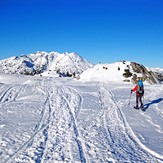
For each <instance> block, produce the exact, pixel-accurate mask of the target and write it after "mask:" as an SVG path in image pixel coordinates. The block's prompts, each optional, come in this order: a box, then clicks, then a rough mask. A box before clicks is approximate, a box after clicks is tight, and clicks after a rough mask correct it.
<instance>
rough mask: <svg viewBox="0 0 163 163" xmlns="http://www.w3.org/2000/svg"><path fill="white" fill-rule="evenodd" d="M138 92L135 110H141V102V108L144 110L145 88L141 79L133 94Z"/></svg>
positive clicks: (132, 90)
mask: <svg viewBox="0 0 163 163" xmlns="http://www.w3.org/2000/svg"><path fill="white" fill-rule="evenodd" d="M132 92H136V107H135V109H139V102H140V108H141V109H142V110H143V109H144V107H143V102H142V97H143V95H144V86H143V82H142V80H141V78H138V83H137V85H136V86H135V87H134V88H133V89H131V93H132Z"/></svg>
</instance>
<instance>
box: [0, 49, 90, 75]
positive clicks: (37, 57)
mask: <svg viewBox="0 0 163 163" xmlns="http://www.w3.org/2000/svg"><path fill="white" fill-rule="evenodd" d="M25 63H26V64H25ZM13 65H14V66H13ZM92 66H93V64H92V63H90V62H88V61H87V60H85V59H83V58H82V57H81V56H79V55H78V54H77V53H74V52H73V53H68V52H66V53H62V54H60V53H58V52H50V53H47V52H44V51H37V52H36V53H32V54H28V55H21V56H20V57H11V58H8V59H5V60H1V61H0V67H1V70H0V72H5V73H20V70H19V68H20V67H21V74H28V73H27V69H28V68H29V69H30V73H29V74H41V75H48V76H50V75H52V76H53V75H54V74H55V75H56V74H57V75H60V76H71V75H74V76H75V75H79V74H80V73H82V72H83V71H85V70H86V69H88V68H90V67H92ZM23 70H25V72H23ZM31 71H32V73H31Z"/></svg>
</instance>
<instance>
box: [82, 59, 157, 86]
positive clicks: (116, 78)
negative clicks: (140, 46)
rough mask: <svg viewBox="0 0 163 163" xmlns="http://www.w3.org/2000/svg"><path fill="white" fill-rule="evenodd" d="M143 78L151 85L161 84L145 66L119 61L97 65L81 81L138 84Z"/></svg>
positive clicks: (87, 71)
mask: <svg viewBox="0 0 163 163" xmlns="http://www.w3.org/2000/svg"><path fill="white" fill-rule="evenodd" d="M138 77H141V78H142V80H143V81H146V82H147V83H149V84H154V83H159V82H160V80H159V78H158V76H157V74H155V73H154V72H153V71H151V70H150V69H147V68H145V67H144V66H143V65H141V64H139V63H136V62H130V61H119V62H115V63H111V64H97V65H95V66H94V67H93V68H89V69H87V70H86V71H84V72H83V73H82V74H81V76H80V80H81V81H87V82H90V81H100V82H109V81H113V82H132V83H136V82H137V78H138Z"/></svg>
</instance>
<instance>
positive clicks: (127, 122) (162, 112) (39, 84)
mask: <svg viewBox="0 0 163 163" xmlns="http://www.w3.org/2000/svg"><path fill="white" fill-rule="evenodd" d="M97 68H98V66H97ZM112 75H113V76H114V75H115V74H112ZM101 77H103V76H101ZM115 79H116V76H115ZM99 81H102V78H100V76H99V79H97V81H89V82H84V79H83V81H82V82H81V81H77V80H73V79H72V78H57V77H39V76H38V77H37V76H23V75H7V74H0V162H1V163H6V162H7V163H80V162H81V163H130V162H132V163H139V162H140V163H161V162H163V85H162V84H156V85H146V84H145V96H144V107H145V112H142V111H141V110H135V109H133V106H134V105H135V94H132V95H131V94H130V90H131V88H132V87H134V85H133V84H127V83H124V82H121V81H114V80H113V81H114V82H110V81H108V82H106V80H104V81H105V83H104V82H99ZM130 95H131V96H130ZM129 102H130V103H129Z"/></svg>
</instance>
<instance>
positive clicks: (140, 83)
mask: <svg viewBox="0 0 163 163" xmlns="http://www.w3.org/2000/svg"><path fill="white" fill-rule="evenodd" d="M143 92H144V86H143V82H142V81H141V80H138V93H139V94H142V93H143Z"/></svg>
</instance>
